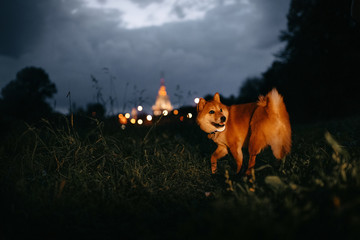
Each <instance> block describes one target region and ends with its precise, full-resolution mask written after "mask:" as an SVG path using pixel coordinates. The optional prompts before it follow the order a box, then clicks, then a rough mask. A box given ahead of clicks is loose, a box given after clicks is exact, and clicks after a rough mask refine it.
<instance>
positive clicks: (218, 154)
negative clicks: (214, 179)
mask: <svg viewBox="0 0 360 240" xmlns="http://www.w3.org/2000/svg"><path fill="white" fill-rule="evenodd" d="M226 154H228V150H227V147H226V146H225V145H218V147H217V149H216V150H215V152H214V153H213V154H212V155H211V173H212V174H214V173H215V172H216V168H217V160H218V159H219V158H222V157H224V156H225V155H226Z"/></svg>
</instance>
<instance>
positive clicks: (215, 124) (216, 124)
mask: <svg viewBox="0 0 360 240" xmlns="http://www.w3.org/2000/svg"><path fill="white" fill-rule="evenodd" d="M211 124H212V125H213V126H214V127H216V128H222V127H225V123H214V122H213V123H211Z"/></svg>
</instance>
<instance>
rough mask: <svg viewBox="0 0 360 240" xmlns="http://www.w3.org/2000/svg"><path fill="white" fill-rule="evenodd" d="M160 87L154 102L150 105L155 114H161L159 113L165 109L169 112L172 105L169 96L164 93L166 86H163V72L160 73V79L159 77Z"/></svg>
mask: <svg viewBox="0 0 360 240" xmlns="http://www.w3.org/2000/svg"><path fill="white" fill-rule="evenodd" d="M160 83H161V85H160V89H159V91H158V95H157V97H156V101H155V104H154V105H153V106H152V110H153V112H154V115H155V116H159V115H161V113H162V112H163V111H164V110H167V111H168V112H170V111H171V110H173V106H172V105H171V102H170V99H169V96H168V95H167V93H166V87H165V79H164V73H163V72H162V73H161V79H160Z"/></svg>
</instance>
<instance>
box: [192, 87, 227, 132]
mask: <svg viewBox="0 0 360 240" xmlns="http://www.w3.org/2000/svg"><path fill="white" fill-rule="evenodd" d="M197 112H198V115H197V118H196V122H197V124H199V126H200V128H201V130H203V131H204V132H207V133H213V132H222V131H224V130H225V126H226V122H227V119H228V116H229V110H228V107H227V106H226V105H224V104H222V103H221V102H220V95H219V93H215V95H214V98H213V100H210V101H206V100H205V99H203V98H200V101H199V103H198V105H197Z"/></svg>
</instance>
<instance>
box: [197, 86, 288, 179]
mask: <svg viewBox="0 0 360 240" xmlns="http://www.w3.org/2000/svg"><path fill="white" fill-rule="evenodd" d="M197 112H198V115H197V118H196V122H197V124H198V125H199V126H200V128H201V129H202V130H203V131H205V132H206V133H208V137H209V138H211V139H212V140H213V141H214V142H215V143H216V144H217V149H216V150H215V152H214V153H213V154H212V156H211V171H212V173H215V172H216V168H217V160H218V159H219V158H222V157H224V156H225V155H227V154H228V152H229V150H230V152H231V154H232V155H233V157H234V158H235V161H236V164H237V170H236V172H237V173H239V171H240V169H241V166H242V164H243V153H242V148H243V147H247V148H248V151H249V156H250V159H249V164H248V169H247V171H246V174H247V175H251V171H252V170H253V168H254V166H255V158H256V155H257V154H259V153H260V151H261V150H262V149H264V148H265V147H266V146H270V147H271V150H272V152H273V154H274V156H275V158H277V159H282V158H283V157H285V156H286V155H287V154H288V153H289V152H290V149H291V127H290V121H289V114H288V112H287V111H286V107H285V104H284V101H283V97H282V96H281V95H280V94H279V93H278V91H277V90H276V89H273V90H272V91H270V92H269V93H268V94H267V95H266V96H260V97H259V99H258V101H257V102H254V103H247V104H238V105H232V106H226V105H224V104H222V103H221V101H220V95H219V93H216V94H215V95H214V98H213V100H210V101H206V100H205V99H203V98H201V99H200V101H199V103H198V105H197Z"/></svg>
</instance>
